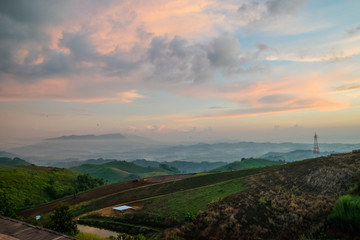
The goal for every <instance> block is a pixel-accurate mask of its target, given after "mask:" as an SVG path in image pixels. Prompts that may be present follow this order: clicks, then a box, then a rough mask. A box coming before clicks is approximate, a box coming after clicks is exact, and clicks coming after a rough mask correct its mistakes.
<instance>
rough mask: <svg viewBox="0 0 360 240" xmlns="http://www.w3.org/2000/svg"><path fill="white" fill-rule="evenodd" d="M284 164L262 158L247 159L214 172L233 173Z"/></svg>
mask: <svg viewBox="0 0 360 240" xmlns="http://www.w3.org/2000/svg"><path fill="white" fill-rule="evenodd" d="M281 163H282V162H278V161H270V160H267V159H262V158H247V159H243V160H242V161H236V162H233V163H230V164H227V165H225V166H222V167H219V168H215V169H214V171H232V170H240V169H247V168H254V167H265V166H272V165H277V164H281Z"/></svg>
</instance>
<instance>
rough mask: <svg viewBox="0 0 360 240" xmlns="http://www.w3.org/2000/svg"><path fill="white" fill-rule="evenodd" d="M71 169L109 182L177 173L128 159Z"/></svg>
mask: <svg viewBox="0 0 360 240" xmlns="http://www.w3.org/2000/svg"><path fill="white" fill-rule="evenodd" d="M71 170H73V171H75V172H78V173H82V174H84V173H88V174H90V175H91V176H93V177H97V178H102V179H104V180H106V181H108V182H109V183H115V182H120V181H126V180H130V179H136V178H144V177H149V176H157V175H168V174H174V173H176V172H172V171H168V170H166V169H163V168H153V167H142V166H139V165H136V164H134V163H131V162H126V161H113V162H109V163H105V164H101V165H96V164H84V165H81V166H78V167H73V168H71Z"/></svg>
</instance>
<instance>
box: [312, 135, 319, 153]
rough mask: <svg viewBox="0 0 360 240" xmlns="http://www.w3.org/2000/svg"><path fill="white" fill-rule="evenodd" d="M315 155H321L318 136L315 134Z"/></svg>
mask: <svg viewBox="0 0 360 240" xmlns="http://www.w3.org/2000/svg"><path fill="white" fill-rule="evenodd" d="M313 153H314V154H320V149H319V144H318V140H317V134H316V133H315V135H314V150H313Z"/></svg>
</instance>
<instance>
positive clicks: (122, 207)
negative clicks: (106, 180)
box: [113, 205, 132, 211]
mask: <svg viewBox="0 0 360 240" xmlns="http://www.w3.org/2000/svg"><path fill="white" fill-rule="evenodd" d="M131 208H132V207H130V206H127V205H121V206H117V207H114V208H113V209H114V210H119V211H124V210H127V209H131Z"/></svg>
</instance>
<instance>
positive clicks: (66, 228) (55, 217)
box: [46, 203, 79, 236]
mask: <svg viewBox="0 0 360 240" xmlns="http://www.w3.org/2000/svg"><path fill="white" fill-rule="evenodd" d="M50 219H51V222H50V223H49V224H48V225H47V226H46V227H48V228H50V229H52V230H54V231H57V232H61V233H65V234H67V235H70V236H75V235H76V234H77V233H79V230H78V229H77V225H76V222H75V221H74V220H73V215H72V214H71V212H70V205H69V204H68V203H59V204H58V205H57V206H56V207H55V210H54V212H53V213H52V214H51V215H50Z"/></svg>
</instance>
